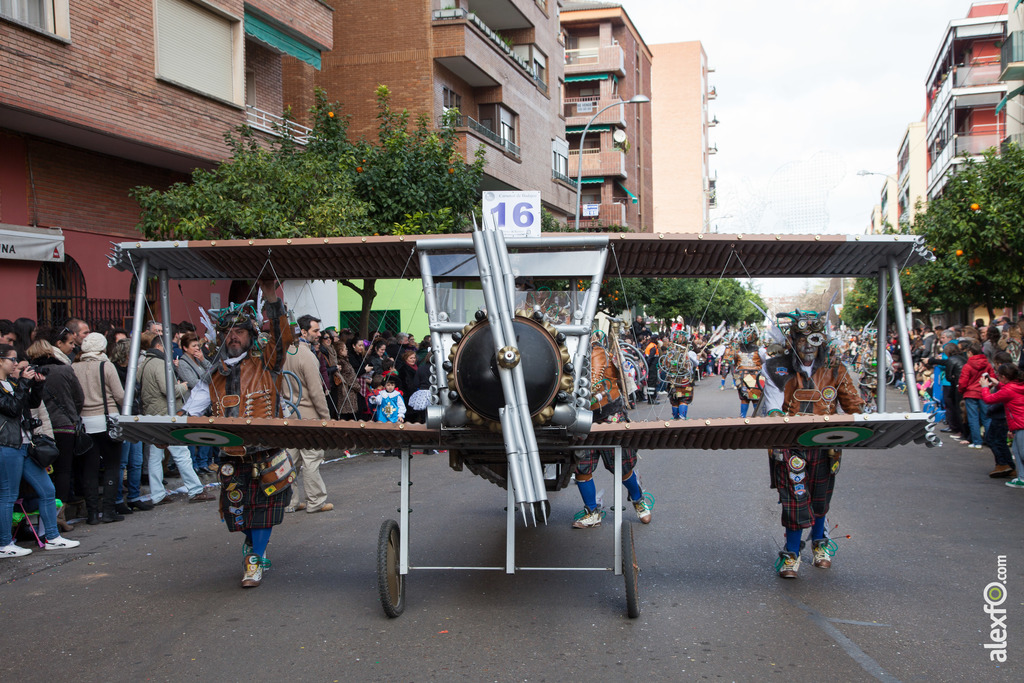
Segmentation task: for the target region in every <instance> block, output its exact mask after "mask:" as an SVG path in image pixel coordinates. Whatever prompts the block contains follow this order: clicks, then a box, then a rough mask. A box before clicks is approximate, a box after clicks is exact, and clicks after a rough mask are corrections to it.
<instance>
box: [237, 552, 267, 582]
mask: <svg viewBox="0 0 1024 683" xmlns="http://www.w3.org/2000/svg"><path fill="white" fill-rule="evenodd" d="M261 581H263V563H262V561H261V560H260V556H259V555H257V554H255V553H253V554H252V555H248V556H247V557H246V558H245V574H244V575H243V576H242V588H255V587H256V586H258V585H260V582H261Z"/></svg>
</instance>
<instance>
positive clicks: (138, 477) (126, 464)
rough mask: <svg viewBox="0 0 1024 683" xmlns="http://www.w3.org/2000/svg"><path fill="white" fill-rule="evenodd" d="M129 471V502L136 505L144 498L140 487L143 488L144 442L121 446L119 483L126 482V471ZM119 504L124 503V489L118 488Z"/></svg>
mask: <svg viewBox="0 0 1024 683" xmlns="http://www.w3.org/2000/svg"><path fill="white" fill-rule="evenodd" d="M126 469H127V470H128V502H129V503H134V502H135V501H137V500H139V499H141V498H142V494H141V493H140V492H139V487H140V486H142V442H141V441H125V442H124V443H122V444H121V476H120V477H119V478H118V482H121V481H122V480H124V471H125V470H126ZM117 502H118V503H123V502H124V489H123V488H122V487H121V486H120V485H119V486H118V487H117Z"/></svg>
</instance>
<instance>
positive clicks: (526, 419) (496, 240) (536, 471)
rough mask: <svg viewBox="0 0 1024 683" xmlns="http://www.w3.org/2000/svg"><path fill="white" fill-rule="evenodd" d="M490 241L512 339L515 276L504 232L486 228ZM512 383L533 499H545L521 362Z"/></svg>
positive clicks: (507, 335)
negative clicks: (499, 271)
mask: <svg viewBox="0 0 1024 683" xmlns="http://www.w3.org/2000/svg"><path fill="white" fill-rule="evenodd" d="M489 232H490V238H491V244H490V245H489V246H490V247H491V248H492V249H493V251H494V252H496V254H497V257H498V263H500V264H501V269H502V273H503V275H504V282H503V284H504V286H505V287H506V288H507V291H506V292H505V294H506V299H507V301H508V304H509V305H508V310H506V311H505V315H502V320H501V322H502V325H504V326H505V338H506V339H507V340H511V341H512V342H513V343H514V341H515V338H516V337H515V330H514V328H513V326H512V320H513V316H514V315H515V302H514V301H513V300H512V292H514V291H515V277H514V276H513V274H512V262H511V261H510V260H509V258H508V249H506V248H505V236H504V235H503V234H502V233H501V232H499V231H497V230H494V231H489ZM512 383H513V385H514V386H515V389H516V397H517V398H518V400H519V407H518V411H517V412H518V413H519V420H520V421H521V422H522V425H523V437H524V440H525V445H526V464H527V468H528V472H529V474H530V478H531V480H532V482H533V489H534V495H535V496H537V497H536V498H535V500H547V488H546V487H545V484H544V467H543V466H542V465H541V463H540V449H539V448H538V447H537V435H536V433H535V432H534V431H533V420H532V418H531V417H530V406H529V399H528V397H527V393H526V378H525V377H524V376H523V366H522V365H521V364H519V365H516V366H515V367H514V368H512Z"/></svg>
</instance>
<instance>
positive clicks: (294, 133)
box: [245, 106, 313, 145]
mask: <svg viewBox="0 0 1024 683" xmlns="http://www.w3.org/2000/svg"><path fill="white" fill-rule="evenodd" d="M245 122H246V123H248V124H249V125H250V126H251V127H252V128H255V129H256V130H262V131H263V132H264V133H270V134H271V135H276V136H278V137H284V135H285V133H286V132H287V133H288V134H289V135H290V136H291V138H292V139H293V140H295V142H297V143H298V144H300V145H305V144H306V143H307V142H308V141H309V136H310V134H311V133H312V132H313V129H312V128H307V127H306V126H303V125H301V124H298V123H295V122H294V121H286V120H285V119H283V118H282V117H280V116H274V115H273V114H271V113H270V112H267V111H263V110H262V109H257V108H256V107H250V106H246V108H245Z"/></svg>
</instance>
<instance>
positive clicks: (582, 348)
mask: <svg viewBox="0 0 1024 683" xmlns="http://www.w3.org/2000/svg"><path fill="white" fill-rule="evenodd" d="M607 260H608V249H607V248H605V249H601V257H600V259H599V261H598V264H597V270H596V271H595V273H594V275H593V277H592V278H591V280H590V289H589V290H588V291H587V296H586V297H585V298H584V299H583V301H584V306H585V307H584V309H583V320H582V321H581V323H580V324H581V326H582V327H584V328H586V329H587V330H588V334H589V330H590V329H591V328H593V326H594V316H595V315H597V300H598V299H599V298H600V297H601V280H602V279H603V278H604V266H605V263H606V262H607ZM589 352H590V339H589V338H587V337H581V338H580V345H579V346H577V347H576V355H575V357H574V358H573V373H574V375H575V376H574V377H573V380H574V383H575V384H579V381H580V373H581V372H583V359H584V358H585V357H586V355H587V354H588V353H589Z"/></svg>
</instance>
